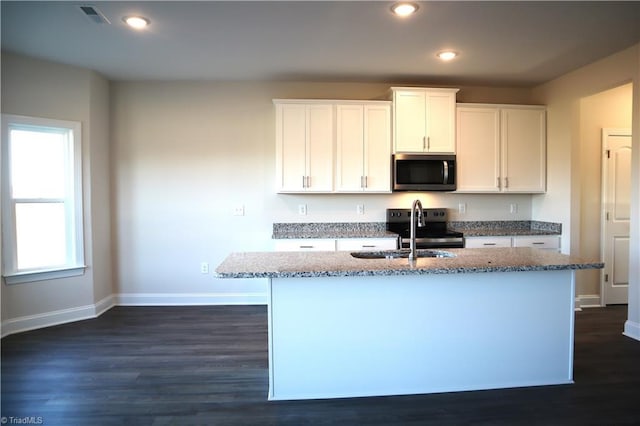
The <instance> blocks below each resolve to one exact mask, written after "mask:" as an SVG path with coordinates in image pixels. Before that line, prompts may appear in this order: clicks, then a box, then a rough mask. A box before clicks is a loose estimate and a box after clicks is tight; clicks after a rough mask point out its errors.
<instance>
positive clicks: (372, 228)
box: [272, 222, 398, 239]
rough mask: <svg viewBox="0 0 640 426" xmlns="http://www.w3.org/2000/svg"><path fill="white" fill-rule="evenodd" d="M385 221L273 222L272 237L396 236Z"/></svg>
mask: <svg viewBox="0 0 640 426" xmlns="http://www.w3.org/2000/svg"><path fill="white" fill-rule="evenodd" d="M397 237H398V234H395V233H393V232H389V231H387V229H386V223H385V222H335V223H334V222H318V223H274V224H273V235H272V238H273V239H294V238H397Z"/></svg>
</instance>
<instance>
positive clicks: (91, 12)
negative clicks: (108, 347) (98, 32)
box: [79, 5, 111, 24]
mask: <svg viewBox="0 0 640 426" xmlns="http://www.w3.org/2000/svg"><path fill="white" fill-rule="evenodd" d="M79 7H80V10H81V11H82V13H84V14H85V15H86V16H87V18H89V19H90V20H91V22H94V23H96V24H110V23H111V22H109V20H108V19H107V18H106V16H104V14H103V13H102V12H100V11H99V10H98V9H96V8H95V7H94V6H88V5H84V6H79Z"/></svg>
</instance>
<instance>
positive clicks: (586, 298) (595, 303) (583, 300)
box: [576, 294, 602, 310]
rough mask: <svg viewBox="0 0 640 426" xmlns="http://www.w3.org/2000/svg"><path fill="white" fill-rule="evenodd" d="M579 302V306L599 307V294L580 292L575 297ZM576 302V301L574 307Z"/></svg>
mask: <svg viewBox="0 0 640 426" xmlns="http://www.w3.org/2000/svg"><path fill="white" fill-rule="evenodd" d="M577 299H578V300H579V303H580V305H579V306H580V308H600V307H601V306H602V305H601V304H600V303H601V301H600V295H599V294H581V295H579V296H578V297H577ZM577 306H578V302H577V301H576V307H577ZM580 310H582V309H580Z"/></svg>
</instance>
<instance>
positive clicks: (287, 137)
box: [274, 100, 334, 192]
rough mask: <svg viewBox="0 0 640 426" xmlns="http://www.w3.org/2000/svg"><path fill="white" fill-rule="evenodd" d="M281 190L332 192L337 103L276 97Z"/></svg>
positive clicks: (278, 170)
mask: <svg viewBox="0 0 640 426" xmlns="http://www.w3.org/2000/svg"><path fill="white" fill-rule="evenodd" d="M274 104H275V107H276V185H277V190H278V192H332V191H333V150H334V123H333V121H334V106H333V104H331V103H321V102H318V103H301V102H296V101H285V100H274Z"/></svg>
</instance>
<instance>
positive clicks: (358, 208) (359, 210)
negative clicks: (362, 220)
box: [356, 204, 364, 215]
mask: <svg viewBox="0 0 640 426" xmlns="http://www.w3.org/2000/svg"><path fill="white" fill-rule="evenodd" d="M356 212H357V213H358V214H360V215H362V214H364V204H358V205H357V206H356Z"/></svg>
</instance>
